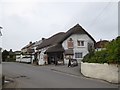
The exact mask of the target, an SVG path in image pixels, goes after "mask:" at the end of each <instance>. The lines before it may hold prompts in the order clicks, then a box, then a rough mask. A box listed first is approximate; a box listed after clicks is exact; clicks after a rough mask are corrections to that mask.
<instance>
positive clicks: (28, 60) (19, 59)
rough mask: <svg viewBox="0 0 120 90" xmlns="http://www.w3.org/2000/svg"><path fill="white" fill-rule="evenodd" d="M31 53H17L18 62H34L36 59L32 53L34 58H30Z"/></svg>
mask: <svg viewBox="0 0 120 90" xmlns="http://www.w3.org/2000/svg"><path fill="white" fill-rule="evenodd" d="M24 57H28V58H24ZM29 57H30V55H16V62H26V63H28V62H31V61H32V63H33V60H34V56H33V55H32V60H31V58H29Z"/></svg>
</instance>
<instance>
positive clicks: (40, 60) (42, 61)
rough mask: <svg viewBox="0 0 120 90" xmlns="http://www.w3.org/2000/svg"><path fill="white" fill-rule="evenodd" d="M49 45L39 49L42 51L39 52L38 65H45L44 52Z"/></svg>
mask: <svg viewBox="0 0 120 90" xmlns="http://www.w3.org/2000/svg"><path fill="white" fill-rule="evenodd" d="M48 48H49V47H46V48H42V49H40V50H39V51H41V53H40V54H38V57H37V59H38V65H44V64H45V60H44V52H45V51H46V50H47V49H48Z"/></svg>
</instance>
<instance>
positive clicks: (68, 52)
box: [65, 49, 74, 55]
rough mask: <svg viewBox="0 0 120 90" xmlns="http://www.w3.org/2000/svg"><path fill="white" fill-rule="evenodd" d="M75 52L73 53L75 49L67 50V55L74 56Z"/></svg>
mask: <svg viewBox="0 0 120 90" xmlns="http://www.w3.org/2000/svg"><path fill="white" fill-rule="evenodd" d="M73 54H74V52H73V49H66V50H65V55H73Z"/></svg>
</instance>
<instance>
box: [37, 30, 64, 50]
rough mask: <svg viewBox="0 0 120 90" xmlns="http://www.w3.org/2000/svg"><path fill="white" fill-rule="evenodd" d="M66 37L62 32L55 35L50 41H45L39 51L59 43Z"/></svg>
mask: <svg viewBox="0 0 120 90" xmlns="http://www.w3.org/2000/svg"><path fill="white" fill-rule="evenodd" d="M64 35H65V33H64V32H60V33H57V34H55V35H53V36H52V37H50V38H48V39H45V40H43V42H42V43H41V44H40V45H39V46H38V47H37V50H38V49H41V48H44V47H47V46H51V45H54V44H57V43H59V42H60V41H61V39H62V37H64Z"/></svg>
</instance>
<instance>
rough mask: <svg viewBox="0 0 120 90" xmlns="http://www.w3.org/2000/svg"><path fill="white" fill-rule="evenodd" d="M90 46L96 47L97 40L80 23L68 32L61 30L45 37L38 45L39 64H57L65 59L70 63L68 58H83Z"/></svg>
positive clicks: (78, 59)
mask: <svg viewBox="0 0 120 90" xmlns="http://www.w3.org/2000/svg"><path fill="white" fill-rule="evenodd" d="M89 46H90V47H91V48H92V49H94V47H95V40H94V39H93V37H92V36H91V35H90V34H89V33H88V32H86V31H85V30H84V29H83V28H82V27H81V26H80V25H79V24H77V25H75V26H74V27H72V28H71V29H69V30H68V31H67V32H60V33H57V34H55V35H53V36H51V37H50V38H48V39H45V40H44V41H43V42H42V43H41V44H40V45H39V46H38V47H37V50H38V51H39V54H38V64H39V65H43V64H52V63H53V64H56V63H57V61H63V63H64V64H68V59H70V58H72V59H77V61H78V62H79V63H80V62H81V60H82V58H83V57H84V56H85V55H86V54H87V53H88V52H89Z"/></svg>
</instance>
